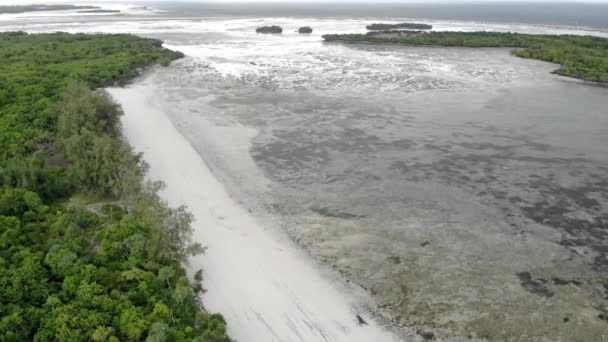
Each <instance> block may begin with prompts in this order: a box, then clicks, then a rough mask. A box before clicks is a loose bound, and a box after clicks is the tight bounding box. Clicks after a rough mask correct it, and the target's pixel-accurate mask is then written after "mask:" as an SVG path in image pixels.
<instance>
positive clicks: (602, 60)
mask: <svg viewBox="0 0 608 342" xmlns="http://www.w3.org/2000/svg"><path fill="white" fill-rule="evenodd" d="M323 38H324V39H325V40H326V41H348V42H357V41H366V42H373V43H376V42H377V43H394V44H409V45H444V46H465V47H511V48H516V49H515V50H513V51H512V53H513V54H514V55H515V56H518V57H523V58H533V59H539V60H543V61H547V62H552V63H558V64H560V65H561V67H560V69H558V70H557V71H556V73H558V74H560V75H564V76H570V77H576V78H581V79H584V80H588V81H597V82H608V38H601V37H593V36H576V35H533V34H521V33H501V32H430V33H422V34H417V35H412V36H407V37H398V38H387V37H382V36H373V35H366V34H341V35H325V36H323Z"/></svg>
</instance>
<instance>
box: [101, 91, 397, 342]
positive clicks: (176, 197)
mask: <svg viewBox="0 0 608 342" xmlns="http://www.w3.org/2000/svg"><path fill="white" fill-rule="evenodd" d="M109 92H110V94H111V95H112V96H113V97H114V98H115V100H116V101H118V102H119V103H120V104H121V105H122V106H123V109H124V112H125V116H124V117H123V126H124V127H123V128H124V134H125V136H126V137H127V139H128V141H129V143H130V144H131V145H132V146H133V147H134V149H135V150H136V151H137V152H143V153H144V159H145V160H146V161H147V162H148V163H149V164H150V173H149V176H150V178H151V179H155V180H162V181H164V182H165V183H166V184H167V188H166V191H164V192H163V193H162V197H163V198H164V199H166V200H167V201H168V202H169V204H170V205H172V206H178V205H181V204H186V205H187V206H188V207H189V209H190V211H191V212H192V213H193V214H194V215H195V217H196V221H195V223H194V229H195V236H194V238H195V240H197V241H199V242H201V243H202V244H203V245H204V246H207V247H208V250H207V252H206V253H205V254H204V255H201V256H198V257H195V258H193V259H192V260H191V263H190V265H189V267H188V268H189V271H190V273H192V272H195V271H196V270H198V269H201V268H202V269H203V270H204V281H203V283H204V287H205V288H206V289H207V292H206V294H205V296H204V298H203V299H204V305H205V307H206V308H207V309H208V310H209V311H211V312H219V313H221V314H223V315H224V317H225V318H226V320H227V322H228V331H229V334H230V336H231V337H232V338H235V339H236V340H238V341H307V342H308V341H310V342H314V341H374V342H376V341H395V340H397V338H396V337H394V336H393V335H392V334H391V333H389V332H388V331H387V330H385V329H383V328H381V327H380V326H379V325H378V323H376V322H375V321H374V320H373V318H372V317H370V315H369V313H367V312H365V310H364V309H362V307H363V305H362V303H361V301H360V299H359V296H358V295H357V294H355V293H356V292H357V290H356V289H351V288H348V287H347V286H346V285H344V284H342V283H341V282H339V281H333V280H331V279H330V278H329V277H327V276H326V275H323V272H322V271H321V270H320V269H319V268H318V267H317V266H316V265H315V264H314V263H313V261H312V260H309V259H308V257H307V256H306V255H305V254H304V253H303V252H302V251H301V250H299V248H298V247H296V246H295V245H294V244H293V243H292V242H291V241H290V240H289V239H288V238H287V237H285V236H281V235H280V234H278V233H276V232H275V231H274V230H271V229H266V228H265V227H263V226H262V225H261V224H260V223H259V222H258V221H256V219H255V218H254V217H253V216H252V215H251V214H250V213H249V212H248V211H247V209H245V208H242V207H241V206H239V205H238V204H237V203H236V201H235V200H234V199H232V198H231V197H230V196H229V194H228V193H227V191H226V190H225V188H224V186H223V185H222V184H221V183H220V182H219V181H218V180H217V179H216V177H214V175H213V174H212V172H211V171H210V170H209V168H208V167H207V165H206V164H205V161H204V159H203V158H202V157H201V156H200V155H199V154H198V153H197V152H196V150H195V149H194V148H193V147H192V146H191V145H190V144H189V142H188V141H187V140H186V139H185V138H184V137H183V136H182V135H181V134H180V133H179V131H178V130H177V129H176V128H175V127H174V126H173V124H172V123H171V121H170V120H169V118H168V117H167V116H166V115H165V114H164V113H163V111H162V110H161V109H160V108H161V106H159V105H158V104H157V103H155V96H154V88H153V86H152V85H149V84H142V83H138V84H135V85H132V86H130V87H128V88H112V89H109ZM357 315H360V316H361V317H362V318H363V319H364V320H365V321H366V322H367V323H368V324H363V325H361V324H359V322H358V320H357Z"/></svg>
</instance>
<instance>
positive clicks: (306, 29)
mask: <svg viewBox="0 0 608 342" xmlns="http://www.w3.org/2000/svg"><path fill="white" fill-rule="evenodd" d="M298 33H312V28H311V27H310V26H302V27H300V28H299V29H298Z"/></svg>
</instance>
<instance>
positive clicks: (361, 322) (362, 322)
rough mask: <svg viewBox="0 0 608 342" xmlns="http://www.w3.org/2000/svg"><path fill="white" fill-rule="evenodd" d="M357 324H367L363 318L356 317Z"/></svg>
mask: <svg viewBox="0 0 608 342" xmlns="http://www.w3.org/2000/svg"><path fill="white" fill-rule="evenodd" d="M357 322H358V323H359V325H367V322H366V321H365V320H364V319H363V317H361V316H359V315H357Z"/></svg>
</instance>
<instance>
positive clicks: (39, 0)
mask: <svg viewBox="0 0 608 342" xmlns="http://www.w3.org/2000/svg"><path fill="white" fill-rule="evenodd" d="M153 1H154V0H153ZM155 1H163V0H155ZM104 2H105V3H122V4H129V3H142V2H151V1H150V0H106V1H87V0H80V1H79V0H0V5H19V4H22V5H25V4H49V3H53V4H75V3H76V4H79V3H80V4H89V5H95V4H97V5H101V4H103V3H104ZM164 2H219V3H221V2H225V3H228V2H250V3H251V2H281V3H289V2H292V3H302V2H316V3H355V2H356V3H374V2H376V3H378V2H382V3H388V2H391V3H429V2H432V3H452V4H453V3H479V4H481V3H497V2H499V3H522V2H545V3H552V2H553V3H555V2H570V3H572V2H575V3H606V4H608V0H557V1H556V0H379V1H370V0H179V1H170V0H169V1H164Z"/></svg>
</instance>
